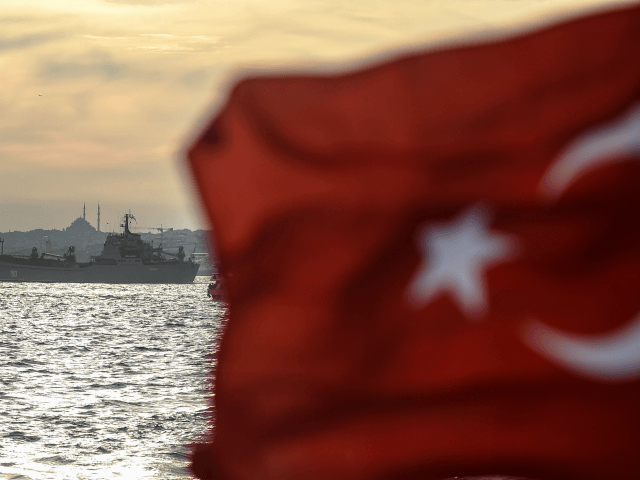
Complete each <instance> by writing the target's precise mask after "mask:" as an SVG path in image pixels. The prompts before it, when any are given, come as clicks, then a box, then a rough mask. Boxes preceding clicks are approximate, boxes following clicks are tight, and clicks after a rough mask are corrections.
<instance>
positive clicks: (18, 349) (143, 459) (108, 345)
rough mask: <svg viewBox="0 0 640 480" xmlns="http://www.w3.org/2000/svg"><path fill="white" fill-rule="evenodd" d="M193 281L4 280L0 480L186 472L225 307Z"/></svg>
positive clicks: (199, 435)
mask: <svg viewBox="0 0 640 480" xmlns="http://www.w3.org/2000/svg"><path fill="white" fill-rule="evenodd" d="M207 283H208V279H207V277H196V281H195V282H194V283H193V284H187V285H105V284H102V285H101V284H39V283H2V282H0V479H12V480H18V479H20V480H22V479H25V480H26V479H43V480H45V479H46V480H56V479H61V480H62V479H65V480H74V479H87V480H88V479H101V480H102V479H107V478H108V479H114V478H115V479H117V478H120V479H136V480H137V479H140V480H143V479H163V480H164V479H189V478H192V476H191V475H190V474H189V473H188V470H187V465H188V460H187V457H188V451H189V448H190V446H191V445H193V444H194V442H197V441H201V440H203V439H204V435H205V434H206V432H207V431H208V428H209V424H208V421H209V417H208V415H209V413H210V404H211V397H210V395H211V384H210V382H211V375H210V372H211V368H212V360H211V354H212V353H213V351H214V349H215V346H216V339H217V336H219V334H220V333H221V332H220V329H221V327H220V325H221V321H222V316H223V315H224V308H223V305H221V304H219V303H216V302H213V301H211V299H209V298H207V293H206V288H207Z"/></svg>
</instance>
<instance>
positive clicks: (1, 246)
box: [0, 237, 4, 255]
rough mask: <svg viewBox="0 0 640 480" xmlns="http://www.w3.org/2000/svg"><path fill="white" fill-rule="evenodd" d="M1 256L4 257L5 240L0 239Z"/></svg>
mask: <svg viewBox="0 0 640 480" xmlns="http://www.w3.org/2000/svg"><path fill="white" fill-rule="evenodd" d="M0 255H4V240H3V239H2V237H0Z"/></svg>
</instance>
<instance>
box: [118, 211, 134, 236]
mask: <svg viewBox="0 0 640 480" xmlns="http://www.w3.org/2000/svg"><path fill="white" fill-rule="evenodd" d="M129 219H131V220H135V219H136V217H134V216H133V215H131V214H130V213H125V214H124V225H120V226H121V227H124V233H126V234H127V235H129V234H130V233H131V231H129Z"/></svg>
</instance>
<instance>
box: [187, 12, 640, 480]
mask: <svg viewBox="0 0 640 480" xmlns="http://www.w3.org/2000/svg"><path fill="white" fill-rule="evenodd" d="M639 52H640V7H639V6H638V5H637V4H634V5H633V6H627V7H625V8H622V9H616V10H612V11H608V12H604V13H603V12H600V13H598V14H593V15H590V16H586V17H583V18H578V19H573V20H571V21H567V22H564V23H561V24H557V25H553V26H550V27H546V28H544V29H541V30H538V31H535V32H533V33H528V34H525V35H520V36H517V37H514V38H509V39H506V40H502V41H497V42H489V43H484V44H477V45H471V46H465V47H462V48H453V49H441V50H436V51H431V52H425V53H417V54H412V55H407V56H405V57H403V58H398V59H395V60H393V61H387V62H385V63H383V64H381V65H378V66H375V67H372V68H368V69H366V70H361V71H355V72H352V73H348V74H343V75H339V76H330V75H315V76H304V75H300V76H296V75H287V76H280V77H275V76H274V77H269V76H263V77H259V78H247V79H245V80H243V81H241V82H239V83H238V84H237V85H236V86H235V88H234V89H233V90H232V91H231V93H230V96H229V98H228V101H227V103H226V105H225V106H224V107H223V108H222V109H221V111H220V112H219V114H218V115H217V117H216V118H215V119H214V121H213V122H212V123H211V124H210V125H209V126H208V127H207V128H206V129H205V131H204V132H203V134H202V135H201V137H200V138H199V139H198V140H197V142H196V143H195V144H194V145H193V146H192V148H191V149H190V151H189V153H188V157H189V162H190V166H191V168H192V170H193V173H194V177H195V180H196V182H197V184H198V186H199V189H200V192H201V195H202V198H203V200H204V205H205V207H206V210H207V212H208V215H209V218H210V220H211V222H212V225H213V227H214V230H215V236H216V241H217V248H218V252H219V257H220V262H221V266H222V271H223V274H224V275H225V276H226V278H227V286H228V298H229V304H230V317H229V322H228V325H227V328H226V331H225V333H224V337H223V340H222V343H221V347H220V352H219V356H218V364H217V368H216V372H215V375H216V378H215V382H216V386H215V404H216V405H215V406H216V413H215V436H214V438H213V440H212V443H211V444H210V445H208V446H207V447H205V448H203V449H201V450H200V451H199V452H198V453H197V454H196V455H195V458H194V464H193V469H194V471H195V473H196V474H197V475H198V476H199V477H200V478H202V479H209V478H216V479H234V480H235V479H251V480H258V479H276V478H277V479H304V480H310V479H332V480H336V479H386V478H393V479H408V478H420V479H436V478H444V477H448V476H454V475H458V476H465V475H467V476H473V475H489V474H502V475H512V476H523V477H530V478H538V479H552V480H555V479H558V480H569V479H581V480H583V479H605V478H636V477H637V476H638V475H639V473H638V472H640V455H639V450H640V449H639V447H640V408H639V405H640V381H639V380H640V317H639V316H638V312H640V295H639V294H638V292H639V288H638V287H639V286H640V222H639V221H638V220H639V217H638V209H639V208H640V162H638V161H637V160H638V159H639V158H640V107H639V105H640V54H639Z"/></svg>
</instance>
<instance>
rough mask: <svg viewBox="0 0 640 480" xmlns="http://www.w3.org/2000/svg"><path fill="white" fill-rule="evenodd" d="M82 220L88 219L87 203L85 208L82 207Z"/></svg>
mask: <svg viewBox="0 0 640 480" xmlns="http://www.w3.org/2000/svg"><path fill="white" fill-rule="evenodd" d="M82 219H83V220H86V219H87V203H86V202H85V204H84V207H82Z"/></svg>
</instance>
